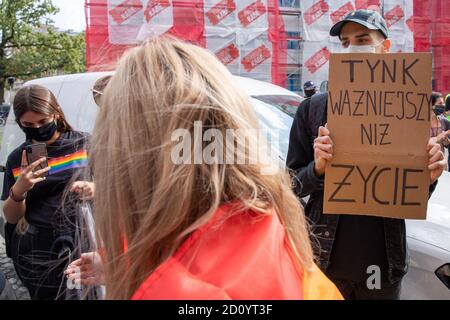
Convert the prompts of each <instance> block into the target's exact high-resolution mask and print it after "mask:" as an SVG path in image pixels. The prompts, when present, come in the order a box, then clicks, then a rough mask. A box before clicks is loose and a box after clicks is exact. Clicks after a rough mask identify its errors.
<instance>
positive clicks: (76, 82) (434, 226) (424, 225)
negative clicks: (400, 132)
mask: <svg viewBox="0 0 450 320" xmlns="http://www.w3.org/2000/svg"><path fill="white" fill-rule="evenodd" d="M107 74H109V73H85V74H77V75H67V76H57V77H51V78H42V79H37V80H33V81H30V82H29V84H31V83H34V84H40V85H43V86H46V87H47V88H49V89H50V90H52V91H53V93H54V94H55V95H56V96H57V98H58V101H59V102H60V104H61V106H62V108H63V111H64V113H65V114H66V116H67V118H68V120H69V122H70V123H71V124H72V125H73V126H74V128H75V129H76V130H81V131H87V132H91V131H92V129H93V127H94V121H95V117H96V115H97V110H98V107H97V106H96V104H95V102H94V100H93V97H92V93H91V91H90V88H92V86H93V84H94V83H95V81H96V80H97V79H99V78H100V77H102V76H105V75H107ZM236 82H237V83H238V84H239V86H240V87H241V88H242V89H243V90H244V91H245V92H246V93H247V94H248V96H249V99H250V101H251V103H252V105H253V107H254V109H255V112H256V114H257V116H258V119H259V121H260V124H261V126H262V127H263V128H265V130H266V131H268V132H271V131H273V132H276V133H277V135H278V136H279V138H280V139H279V140H280V141H279V143H275V144H273V146H274V149H275V151H276V153H277V155H278V157H279V158H280V161H283V162H284V160H285V159H286V155H287V150H288V143H289V132H290V129H291V126H292V121H293V116H294V114H295V111H296V109H297V107H298V105H299V104H300V102H301V101H302V100H303V98H302V97H300V96H299V95H297V94H295V93H293V92H291V91H289V90H286V89H284V88H281V87H278V86H275V85H273V84H269V83H265V82H261V81H257V80H253V79H248V78H241V77H236ZM23 141H24V135H23V133H22V131H21V130H20V129H19V127H18V126H17V125H16V123H15V121H14V114H13V113H11V114H10V115H9V116H8V121H7V125H6V127H5V132H4V139H3V142H2V147H1V151H0V165H1V166H4V165H5V163H6V159H7V156H8V154H9V153H10V152H11V151H12V150H13V149H14V148H16V147H17V146H18V145H19V144H20V143H22V142H23ZM0 179H2V180H3V173H0ZM1 189H2V185H1V184H0V191H1ZM448 190H450V174H449V173H447V172H446V173H444V175H443V176H442V177H441V179H440V181H439V183H438V186H437V189H436V191H435V192H434V194H433V196H432V197H431V199H430V201H429V204H428V216H427V219H426V220H408V221H407V242H408V247H409V252H410V257H411V263H410V270H409V272H408V274H407V276H406V277H405V278H404V280H403V290H402V296H401V297H402V299H449V300H450V198H449V197H448V192H449V191H448Z"/></svg>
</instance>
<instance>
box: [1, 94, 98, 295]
mask: <svg viewBox="0 0 450 320" xmlns="http://www.w3.org/2000/svg"><path fill="white" fill-rule="evenodd" d="M13 108H14V115H15V118H16V122H17V124H18V125H19V127H20V128H21V129H22V131H23V132H24V133H25V136H26V141H25V142H24V143H23V144H22V145H20V146H19V147H18V148H16V149H15V150H14V151H13V152H11V154H10V155H9V156H8V160H7V163H6V172H5V178H4V184H3V194H2V200H4V201H5V202H4V206H3V212H4V215H5V218H6V220H7V222H8V224H9V227H11V225H16V224H17V223H18V222H19V221H21V220H22V219H25V220H26V222H27V224H28V228H27V230H26V233H25V234H24V235H22V236H18V235H17V234H15V231H14V232H12V233H13V234H12V235H11V234H10V235H7V238H8V239H7V240H8V241H7V242H8V247H9V248H8V249H9V252H10V254H11V257H12V259H13V261H14V266H15V268H16V271H17V273H18V275H19V277H20V278H21V280H22V282H23V283H24V285H25V286H26V287H27V288H28V290H29V292H30V296H31V298H32V299H57V298H61V297H62V296H63V293H64V292H65V288H66V284H65V282H64V277H63V273H62V272H63V270H64V268H65V264H66V263H67V258H68V252H69V254H70V250H72V249H73V248H72V249H71V248H70V247H71V243H70V242H71V239H73V234H74V224H73V221H74V219H72V218H71V217H69V216H68V215H67V214H65V213H64V212H65V210H62V206H63V197H64V194H65V192H64V191H65V190H66V189H68V190H70V191H72V192H73V193H78V194H80V198H82V199H89V198H92V197H93V193H94V186H93V183H91V182H87V181H77V182H75V183H72V181H73V177H74V174H75V173H76V172H77V170H80V169H81V168H85V167H87V164H88V158H87V157H88V153H87V143H88V139H89V135H88V134H86V133H82V132H77V131H74V130H73V129H72V127H71V126H70V124H69V123H68V122H67V120H66V118H65V116H64V113H63V111H62V109H61V107H60V105H59V104H58V102H57V100H56V98H55V96H54V95H53V93H52V92H51V91H50V90H48V89H47V88H45V87H42V86H39V85H30V86H25V87H23V88H22V89H20V90H19V91H18V92H17V94H16V96H15V99H14V106H13ZM42 143H44V144H45V147H46V148H44V150H42ZM39 144H40V145H41V150H40V151H39V152H41V154H47V157H43V158H40V159H37V160H36V161H33V162H32V163H30V162H29V161H28V159H29V157H27V151H26V150H28V152H31V153H32V152H38V147H39ZM45 149H46V150H45ZM42 151H43V153H42ZM8 229H11V228H8ZM10 233H11V232H10ZM72 242H73V241H72ZM63 249H64V250H68V251H67V252H62V250H63Z"/></svg>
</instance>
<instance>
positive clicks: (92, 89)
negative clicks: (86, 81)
mask: <svg viewBox="0 0 450 320" xmlns="http://www.w3.org/2000/svg"><path fill="white" fill-rule="evenodd" d="M89 90H91V92H92V93H95V94H97V95H103V92H101V91H98V90H95V89H94V88H91V89H89Z"/></svg>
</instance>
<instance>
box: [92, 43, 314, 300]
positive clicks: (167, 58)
mask: <svg viewBox="0 0 450 320" xmlns="http://www.w3.org/2000/svg"><path fill="white" fill-rule="evenodd" d="M102 99H104V100H102V103H103V104H104V105H107V106H108V108H100V113H99V115H98V117H97V121H96V125H95V129H94V135H93V139H92V140H93V149H92V165H93V172H94V177H95V183H96V189H97V190H98V192H97V194H96V199H95V203H94V219H95V223H96V226H97V230H98V237H99V240H100V241H101V242H102V243H103V245H104V248H105V251H106V252H105V257H104V259H105V283H106V294H107V296H106V298H108V299H129V298H130V297H131V296H132V295H133V293H134V292H135V291H136V290H137V288H138V287H139V286H140V284H141V283H142V282H143V281H144V280H145V279H146V278H147V277H148V276H149V274H150V273H152V272H153V271H154V270H155V269H156V268H157V267H158V266H159V265H160V264H161V263H163V262H164V261H165V260H166V259H167V258H169V257H170V256H171V255H172V254H173V253H174V251H175V250H176V249H177V247H178V246H179V245H180V243H181V242H182V241H183V240H184V239H186V237H187V236H188V235H189V234H190V233H192V232H193V231H195V230H196V229H198V228H199V227H200V226H202V225H204V224H205V223H206V222H208V220H210V219H211V218H212V216H213V214H214V212H215V211H216V210H217V208H218V207H219V206H220V205H221V204H224V203H228V202H232V201H237V202H239V203H241V209H242V210H246V209H251V210H254V211H256V212H259V213H261V214H270V212H273V210H275V211H276V212H277V213H278V215H279V218H280V220H281V222H282V223H283V225H284V226H285V228H286V231H287V235H288V239H289V241H290V243H291V246H292V249H293V252H294V254H295V256H296V257H297V259H298V262H299V263H300V266H301V267H303V268H309V267H311V266H312V263H313V257H312V249H311V244H310V240H309V233H308V230H307V226H306V222H305V217H304V214H303V209H302V207H301V205H300V203H299V201H298V199H297V198H296V196H295V195H294V193H293V192H292V190H291V182H290V178H289V175H288V174H287V173H286V172H285V171H284V170H283V171H281V170H280V171H279V172H278V173H277V174H274V175H263V174H262V173H261V168H262V165H261V164H260V163H257V164H252V165H250V164H248V162H246V164H220V163H214V164H204V163H203V164H190V165H188V164H181V165H177V164H174V163H173V161H171V151H172V149H173V147H174V145H175V144H176V142H173V141H171V134H172V132H174V131H175V130H176V129H180V128H182V129H187V130H188V131H189V132H193V131H194V121H202V123H203V125H204V126H205V127H207V128H216V129H218V130H220V131H221V132H225V130H226V129H239V130H237V132H241V133H242V132H243V133H245V134H248V133H249V131H250V130H251V129H254V128H259V125H258V122H257V119H256V116H255V114H254V112H253V110H252V106H251V105H250V102H249V100H248V97H247V96H245V95H244V94H243V93H242V92H241V91H240V89H239V88H238V87H237V86H236V85H235V84H234V79H233V77H232V76H231V74H230V73H229V72H228V70H227V69H226V68H225V67H224V66H223V65H222V64H221V63H220V62H219V61H218V60H217V59H216V58H215V57H214V56H213V55H212V54H210V53H209V52H207V51H206V50H205V49H202V48H199V47H196V46H194V45H191V44H187V43H184V42H181V41H178V40H175V39H172V38H154V39H151V40H149V41H148V42H146V43H145V44H143V45H141V46H139V47H136V48H133V49H131V50H129V51H128V52H127V53H126V54H125V55H124V56H123V57H122V59H121V60H120V61H119V64H118V67H117V70H116V72H115V74H114V76H113V77H112V78H111V80H110V82H109V84H108V86H107V87H106V90H105V92H104V95H103V97H102ZM237 134H240V133H237ZM250 136H251V134H250ZM240 138H241V137H236V139H237V144H240V143H242V141H241V139H240ZM245 148H248V147H247V145H245ZM125 241H126V243H127V246H128V248H127V250H125V249H124V242H125Z"/></svg>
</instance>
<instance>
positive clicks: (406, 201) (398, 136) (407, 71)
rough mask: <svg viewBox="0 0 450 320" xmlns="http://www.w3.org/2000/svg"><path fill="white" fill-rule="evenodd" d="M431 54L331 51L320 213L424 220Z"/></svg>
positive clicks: (426, 186)
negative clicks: (329, 146) (328, 142)
mask: <svg viewBox="0 0 450 320" xmlns="http://www.w3.org/2000/svg"><path fill="white" fill-rule="evenodd" d="M430 104H431V54H428V53H400V54H332V55H331V57H330V79H329V95H328V127H329V129H330V131H331V138H332V139H333V142H334V148H333V149H334V157H333V160H332V161H331V163H330V164H329V165H328V167H327V170H326V175H325V196H324V197H325V198H324V212H325V213H330V214H358V215H373V216H383V217H393V218H415V219H424V218H425V217H426V207H427V201H428V190H429V172H428V169H427V163H428V153H427V151H426V146H427V142H428V139H429V136H430Z"/></svg>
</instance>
